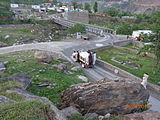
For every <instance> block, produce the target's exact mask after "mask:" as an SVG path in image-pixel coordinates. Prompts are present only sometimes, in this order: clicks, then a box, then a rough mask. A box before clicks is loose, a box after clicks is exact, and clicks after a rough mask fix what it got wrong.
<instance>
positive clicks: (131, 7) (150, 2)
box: [60, 0, 160, 14]
mask: <svg viewBox="0 0 160 120" xmlns="http://www.w3.org/2000/svg"><path fill="white" fill-rule="evenodd" d="M60 1H61V2H69V1H71V0H64V1H63V0H60ZM97 1H98V3H99V11H100V12H103V10H105V9H107V8H108V7H115V8H118V9H121V10H123V11H126V12H131V13H137V14H139V13H151V12H152V11H155V10H160V7H159V6H160V0H97ZM78 2H79V3H85V2H90V3H91V4H94V1H91V0H78Z"/></svg>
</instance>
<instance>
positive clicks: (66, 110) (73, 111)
mask: <svg viewBox="0 0 160 120" xmlns="http://www.w3.org/2000/svg"><path fill="white" fill-rule="evenodd" d="M61 113H62V114H63V115H64V116H65V117H66V118H69V117H71V116H72V115H75V114H80V113H79V112H78V109H77V108H75V107H72V106H71V107H67V108H64V109H63V110H61Z"/></svg>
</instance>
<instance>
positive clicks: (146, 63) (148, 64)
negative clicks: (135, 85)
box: [98, 45, 160, 84]
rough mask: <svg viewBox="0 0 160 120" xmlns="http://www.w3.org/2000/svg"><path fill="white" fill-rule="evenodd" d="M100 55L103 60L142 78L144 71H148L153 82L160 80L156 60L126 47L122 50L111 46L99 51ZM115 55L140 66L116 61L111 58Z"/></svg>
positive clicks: (120, 59) (122, 60) (119, 59)
mask: <svg viewBox="0 0 160 120" xmlns="http://www.w3.org/2000/svg"><path fill="white" fill-rule="evenodd" d="M128 47H131V46H130V45H129V46H128ZM98 57H99V58H100V59H101V60H103V61H106V62H108V63H110V64H112V65H114V66H117V67H119V68H121V69H123V70H125V71H128V72H130V73H132V74H134V75H136V76H138V77H140V78H142V77H143V74H144V73H148V74H149V79H148V80H149V82H151V83H154V84H158V82H160V77H159V76H160V73H159V72H156V70H155V68H154V65H155V63H156V60H153V59H151V58H146V57H142V56H139V55H136V54H134V53H132V52H130V51H128V50H126V49H125V50H120V49H116V48H110V49H107V50H104V51H99V52H98ZM113 57H114V58H115V59H116V60H118V61H120V62H126V61H130V62H132V63H133V64H135V65H140V68H139V69H133V68H131V67H128V66H125V65H122V64H119V63H116V62H114V61H112V60H111V59H112V58H113Z"/></svg>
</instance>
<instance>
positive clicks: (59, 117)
mask: <svg viewBox="0 0 160 120" xmlns="http://www.w3.org/2000/svg"><path fill="white" fill-rule="evenodd" d="M6 92H7V93H17V94H18V95H20V96H22V97H23V98H24V99H25V100H26V101H31V100H38V101H41V102H43V103H46V104H49V105H50V108H51V111H52V117H53V118H52V120H67V118H66V117H65V116H64V115H63V114H62V113H61V111H60V110H59V109H58V108H57V107H56V106H55V105H53V104H52V102H51V101H49V100H48V98H46V97H39V96H36V95H34V94H32V93H30V92H27V91H25V90H21V89H14V90H7V91H6Z"/></svg>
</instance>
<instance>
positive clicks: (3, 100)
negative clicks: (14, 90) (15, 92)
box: [0, 96, 15, 106]
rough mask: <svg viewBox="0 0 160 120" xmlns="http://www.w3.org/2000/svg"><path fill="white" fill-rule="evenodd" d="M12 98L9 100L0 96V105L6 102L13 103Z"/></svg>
mask: <svg viewBox="0 0 160 120" xmlns="http://www.w3.org/2000/svg"><path fill="white" fill-rule="evenodd" d="M13 102H15V101H14V100H11V99H9V98H7V97H5V96H0V106H2V105H5V104H6V103H13Z"/></svg>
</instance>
